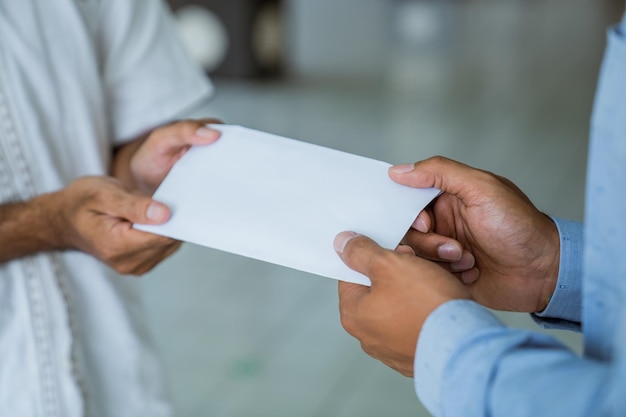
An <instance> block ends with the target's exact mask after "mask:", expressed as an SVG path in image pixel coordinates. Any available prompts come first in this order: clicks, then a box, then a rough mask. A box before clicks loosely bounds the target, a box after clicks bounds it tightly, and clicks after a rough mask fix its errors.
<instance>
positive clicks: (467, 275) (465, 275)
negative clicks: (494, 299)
mask: <svg viewBox="0 0 626 417" xmlns="http://www.w3.org/2000/svg"><path fill="white" fill-rule="evenodd" d="M460 275H461V282H463V284H465V285H472V284H473V283H475V282H476V281H478V278H480V271H479V270H478V268H472V269H470V270H467V271H463V272H461V274H460Z"/></svg>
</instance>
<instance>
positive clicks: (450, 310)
mask: <svg viewBox="0 0 626 417" xmlns="http://www.w3.org/2000/svg"><path fill="white" fill-rule="evenodd" d="M414 371H415V390H416V392H417V395H418V397H419V398H420V400H421V401H422V403H423V404H424V406H425V407H426V408H427V409H428V410H429V411H430V412H431V413H432V414H433V415H434V416H447V417H456V416H459V417H461V416H463V417H468V416H493V417H500V416H506V417H530V416H546V415H559V416H561V415H562V416H568V417H583V416H591V415H602V414H601V412H600V411H601V410H602V408H603V406H604V404H606V403H607V398H606V396H605V393H606V392H607V391H608V390H607V385H608V384H612V383H614V381H612V380H611V378H612V375H611V370H610V366H608V365H607V364H605V363H601V362H595V361H592V360H589V359H584V358H580V357H578V356H577V355H575V354H574V353H573V352H571V351H570V350H569V349H567V348H566V347H565V346H563V345H562V344H561V343H560V342H558V341H557V340H556V339H554V338H552V337H550V336H547V335H543V334H540V333H534V332H529V331H524V330H515V329H509V328H507V327H505V326H504V325H503V324H502V323H501V322H499V321H498V319H497V318H496V317H495V316H493V315H492V314H491V313H490V312H489V311H487V310H486V309H484V308H483V307H481V306H479V305H478V304H476V303H474V302H473V301H468V300H455V301H450V302H447V303H445V304H443V305H441V306H440V307H439V308H437V309H436V310H435V311H434V312H433V313H432V314H431V315H430V316H429V317H428V319H427V320H426V322H425V323H424V326H423V328H422V331H421V333H420V338H419V341H418V345H417V351H416V356H415V368H414ZM557 411H558V412H557Z"/></svg>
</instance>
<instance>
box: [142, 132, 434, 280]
mask: <svg viewBox="0 0 626 417" xmlns="http://www.w3.org/2000/svg"><path fill="white" fill-rule="evenodd" d="M211 128H213V129H216V130H219V131H221V132H222V136H221V138H220V139H219V140H218V141H217V142H215V143H214V144H212V145H208V146H203V147H194V148H192V149H190V150H189V151H188V152H187V153H186V154H185V155H184V156H183V158H181V159H180V161H178V162H177V163H176V165H174V167H173V168H172V170H171V171H170V173H169V174H168V176H167V177H166V178H165V180H164V181H163V183H162V184H161V185H160V186H159V188H158V189H157V191H156V193H155V194H154V199H156V200H158V201H161V202H163V203H165V204H167V205H168V206H169V207H170V209H171V211H172V216H171V219H170V220H169V221H168V222H167V223H166V224H163V225H138V224H137V225H135V228H136V229H139V230H143V231H147V232H151V233H156V234H159V235H164V236H168V237H171V238H175V239H178V240H183V241H187V242H192V243H195V244H199V245H203V246H207V247H211V248H214V249H219V250H223V251H227V252H231V253H235V254H239V255H243V256H247V257H250V258H255V259H259V260H262V261H266V262H271V263H275V264H278V265H283V266H287V267H290V268H295V269H298V270H302V271H305V272H309V273H312V274H317V275H321V276H324V277H329V278H335V279H339V280H343V281H348V282H353V283H358V284H363V285H370V282H369V279H368V278H367V277H365V276H364V275H361V274H359V273H358V272H355V271H353V270H351V269H349V268H348V267H347V266H346V265H345V264H344V263H343V262H342V261H341V259H339V257H338V256H337V254H336V253H335V250H334V248H333V239H334V237H335V235H337V233H339V232H341V231H344V230H353V231H355V232H358V233H360V234H364V235H367V236H369V237H371V238H372V239H374V240H375V241H376V242H378V243H379V244H380V245H381V246H383V247H385V248H389V249H393V248H395V247H396V246H397V245H398V243H399V242H400V240H401V239H402V237H403V236H404V234H405V233H406V231H407V230H408V229H409V227H410V226H411V224H412V222H413V220H415V217H416V216H417V214H418V213H419V212H420V211H421V210H422V209H423V208H424V207H425V206H426V205H427V204H428V203H429V202H430V201H431V200H432V199H433V198H435V197H436V196H437V195H438V194H439V190H437V189H434V188H431V189H412V188H408V187H404V186H401V185H399V184H396V183H394V182H393V181H392V180H391V179H389V177H388V175H387V169H388V168H389V166H390V165H389V164H387V163H384V162H381V161H376V160H373V159H369V158H365V157H362V156H357V155H352V154H348V153H345V152H341V151H337V150H334V149H329V148H324V147H321V146H317V145H313V144H309V143H305V142H299V141H296V140H292V139H287V138H284V137H280V136H276V135H272V134H269V133H264V132H259V131H255V130H251V129H247V128H243V127H240V126H232V125H211Z"/></svg>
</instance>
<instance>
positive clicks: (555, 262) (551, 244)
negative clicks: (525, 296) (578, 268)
mask: <svg viewBox="0 0 626 417" xmlns="http://www.w3.org/2000/svg"><path fill="white" fill-rule="evenodd" d="M546 218H547V220H548V221H549V223H550V225H549V230H550V232H549V233H548V242H547V245H546V249H545V257H544V264H545V267H544V268H543V269H542V270H543V271H544V272H543V276H544V280H543V281H544V282H543V285H542V288H541V291H540V296H539V300H538V302H537V308H536V310H535V312H540V311H543V310H544V309H545V308H546V307H547V306H548V304H549V303H550V299H551V298H552V294H554V291H555V290H556V284H557V281H558V278H559V267H560V261H561V246H560V237H559V231H558V228H557V226H556V224H555V223H554V221H553V220H552V219H551V218H550V217H548V216H546Z"/></svg>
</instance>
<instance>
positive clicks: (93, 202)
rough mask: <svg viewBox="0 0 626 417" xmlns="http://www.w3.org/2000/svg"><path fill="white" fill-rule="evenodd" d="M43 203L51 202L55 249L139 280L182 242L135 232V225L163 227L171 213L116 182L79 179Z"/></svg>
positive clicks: (48, 207)
mask: <svg viewBox="0 0 626 417" xmlns="http://www.w3.org/2000/svg"><path fill="white" fill-rule="evenodd" d="M42 198H46V199H48V201H47V202H46V210H49V212H50V213H51V216H50V219H49V220H50V224H49V226H50V232H51V236H49V239H53V240H55V241H56V242H55V244H54V246H55V247H57V248H61V249H77V250H80V251H82V252H85V253H88V254H91V255H93V256H94V257H96V258H97V259H99V260H101V261H102V262H104V263H105V264H107V265H109V266H110V267H112V268H113V269H115V270H116V271H118V272H119V273H122V274H133V275H141V274H143V273H145V272H147V271H149V270H150V269H152V268H153V267H154V266H155V265H157V264H158V263H159V262H161V261H162V260H163V259H165V258H166V257H168V256H169V255H171V254H172V253H174V252H175V251H176V250H177V249H178V247H179V246H180V243H181V242H179V241H176V240H172V239H169V238H166V237H162V236H157V235H153V234H150V233H145V232H142V231H139V230H135V229H133V228H132V225H133V223H140V224H161V223H165V222H166V221H167V220H168V218H169V216H170V212H169V209H168V208H167V207H166V206H165V205H163V204H161V203H158V202H156V201H153V200H152V199H151V198H149V197H145V196H140V195H134V194H131V193H129V192H128V191H127V190H125V189H124V188H123V187H122V186H121V184H120V182H119V181H118V180H115V179H113V178H108V177H83V178H79V179H78V180H76V181H74V182H73V183H71V184H70V185H69V186H68V187H67V188H65V189H63V190H61V191H59V192H56V193H52V194H49V195H46V196H44V197H42Z"/></svg>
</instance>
